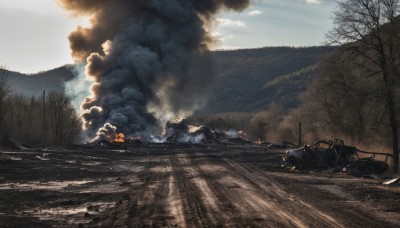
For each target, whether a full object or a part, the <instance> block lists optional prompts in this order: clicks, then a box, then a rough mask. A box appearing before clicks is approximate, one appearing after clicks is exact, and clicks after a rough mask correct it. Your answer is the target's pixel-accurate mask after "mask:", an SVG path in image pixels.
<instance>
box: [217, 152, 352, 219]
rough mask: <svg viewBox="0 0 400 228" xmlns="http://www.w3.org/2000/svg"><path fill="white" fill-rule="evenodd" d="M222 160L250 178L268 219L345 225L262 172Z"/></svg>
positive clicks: (248, 197) (249, 197)
mask: <svg viewBox="0 0 400 228" xmlns="http://www.w3.org/2000/svg"><path fill="white" fill-rule="evenodd" d="M224 161H226V162H227V164H229V166H231V167H232V168H233V169H235V170H236V171H237V172H236V173H241V174H242V175H244V176H245V178H246V179H247V180H250V183H252V184H255V187H256V188H257V189H258V193H259V194H260V195H261V197H260V198H259V200H260V202H262V203H261V205H262V206H264V207H265V208H268V209H269V211H270V212H271V214H270V216H269V219H273V220H274V219H276V218H278V221H280V222H282V221H287V224H286V226H288V225H290V226H296V227H309V226H311V225H316V224H318V226H328V227H345V226H344V225H343V224H342V222H341V221H338V220H337V219H335V218H333V217H332V216H330V215H328V214H326V213H324V212H322V211H320V210H318V209H316V208H315V207H313V206H312V205H310V204H307V203H305V202H303V201H301V200H300V199H298V198H297V197H295V196H293V195H292V194H289V193H287V192H285V191H284V190H282V189H281V188H280V187H278V186H277V185H276V184H275V183H273V182H272V181H271V180H269V179H268V178H267V177H266V176H265V174H263V173H262V172H259V171H257V170H255V169H252V168H250V167H248V166H246V165H242V164H238V163H236V162H234V161H232V160H229V159H224ZM253 195H254V194H253ZM263 195H264V197H262V196H263ZM251 198H252V196H247V197H246V199H247V200H248V199H251ZM268 198H269V199H270V200H268V201H266V200H265V199H268Z"/></svg>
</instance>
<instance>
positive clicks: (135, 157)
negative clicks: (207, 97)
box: [0, 144, 400, 227]
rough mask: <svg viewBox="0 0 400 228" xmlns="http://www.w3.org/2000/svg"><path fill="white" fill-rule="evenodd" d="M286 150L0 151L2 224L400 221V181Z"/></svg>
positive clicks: (280, 224) (173, 147)
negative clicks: (293, 165)
mask: <svg viewBox="0 0 400 228" xmlns="http://www.w3.org/2000/svg"><path fill="white" fill-rule="evenodd" d="M282 155H283V151H282V150H281V151H279V150H276V151H268V150H265V148H263V147H256V146H185V145H181V146H178V145H162V144H159V145H157V144H155V145H151V144H150V145H144V146H140V147H134V148H128V149H125V148H122V149H118V150H106V149H74V150H59V151H57V150H52V151H45V152H43V151H42V152H35V151H31V152H27V151H25V152H24V151H17V152H9V151H3V152H0V227H399V226H400V187H395V186H391V187H387V186H385V187H384V186H383V185H382V184H381V182H382V181H381V180H380V181H378V180H373V179H364V178H354V177H351V176H348V175H345V174H340V173H333V172H331V171H329V170H328V171H303V172H289V171H288V170H287V169H284V168H281V167H280V158H281V156H282Z"/></svg>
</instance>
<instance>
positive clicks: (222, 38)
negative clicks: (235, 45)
mask: <svg viewBox="0 0 400 228" xmlns="http://www.w3.org/2000/svg"><path fill="white" fill-rule="evenodd" d="M211 35H212V37H213V38H214V40H216V41H218V42H224V41H226V40H228V39H233V38H234V36H233V35H222V34H221V33H219V32H213V33H212V34H211Z"/></svg>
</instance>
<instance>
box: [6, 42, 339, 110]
mask: <svg viewBox="0 0 400 228" xmlns="http://www.w3.org/2000/svg"><path fill="white" fill-rule="evenodd" d="M335 49H336V48H335V47H305V48H290V47H273V48H259V49H246V50H234V51H216V52H213V56H214V58H215V62H216V65H215V67H216V79H215V83H214V85H213V88H212V94H211V96H210V98H209V100H208V103H207V105H206V106H205V107H204V108H203V109H202V110H200V113H210V114H211V113H220V112H252V111H260V110H263V109H265V108H267V107H268V105H269V104H271V103H272V102H274V101H275V102H277V103H279V104H281V105H282V107H284V108H285V109H288V108H291V107H294V106H296V105H297V104H298V100H297V97H298V95H299V94H300V93H302V92H304V91H305V90H306V88H307V85H308V84H309V83H310V82H311V81H312V79H313V78H314V77H316V76H317V75H318V67H317V63H318V62H319V61H320V59H321V58H323V57H324V56H327V55H330V54H332V53H333V51H334V50H335ZM4 76H7V77H8V81H9V83H10V85H11V87H12V88H13V90H14V91H15V92H17V93H22V94H25V95H35V96H37V95H40V94H41V93H42V92H43V90H57V91H63V90H64V83H65V82H67V81H70V80H72V79H74V77H75V76H74V74H73V73H72V67H71V66H63V67H59V68H56V69H53V70H50V71H46V72H41V73H38V74H32V75H25V74H20V73H16V72H11V71H6V70H0V77H4Z"/></svg>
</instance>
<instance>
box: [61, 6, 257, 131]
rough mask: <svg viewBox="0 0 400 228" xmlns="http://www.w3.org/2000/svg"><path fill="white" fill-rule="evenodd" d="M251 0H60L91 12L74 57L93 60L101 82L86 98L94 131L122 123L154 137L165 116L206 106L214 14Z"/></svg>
mask: <svg viewBox="0 0 400 228" xmlns="http://www.w3.org/2000/svg"><path fill="white" fill-rule="evenodd" d="M249 1H250V0H58V2H59V3H60V4H61V5H62V6H63V7H64V8H65V9H67V10H68V11H70V12H72V14H73V15H86V16H90V17H91V24H92V26H91V27H90V28H82V27H79V28H78V29H77V30H76V31H74V32H73V33H72V34H71V35H70V36H69V40H70V43H71V48H72V55H73V57H74V58H75V60H76V61H77V62H85V61H86V62H87V66H86V74H87V76H89V77H90V78H91V79H92V80H93V84H92V85H91V93H92V95H91V97H88V98H86V99H85V100H84V101H83V103H82V104H81V109H82V110H83V113H82V118H83V120H84V125H85V128H86V129H88V132H89V133H91V134H92V136H93V137H94V136H95V135H96V134H97V138H99V136H100V137H103V136H104V134H107V132H110V130H112V129H114V127H115V128H116V130H114V131H116V132H123V133H124V134H126V135H128V136H129V135H135V134H141V135H142V137H146V135H143V134H145V132H152V131H154V130H156V129H157V127H158V126H160V124H161V122H166V121H167V120H168V119H170V118H174V117H176V116H177V115H187V114H190V113H191V112H192V111H193V110H195V109H196V108H199V107H200V106H201V105H202V104H203V102H204V101H205V99H206V94H207V91H208V88H209V83H210V81H211V79H212V77H213V67H212V65H213V64H212V60H211V58H210V56H209V53H208V52H207V50H208V47H209V44H210V43H211V42H212V38H211V35H210V34H209V33H208V31H207V30H208V29H209V25H210V24H211V23H212V21H213V19H214V18H213V16H214V15H215V14H216V13H217V12H218V11H219V10H220V9H232V10H237V11H240V10H243V9H244V8H246V7H247V6H248V5H249ZM99 129H100V130H99ZM104 137H105V136H104Z"/></svg>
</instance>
